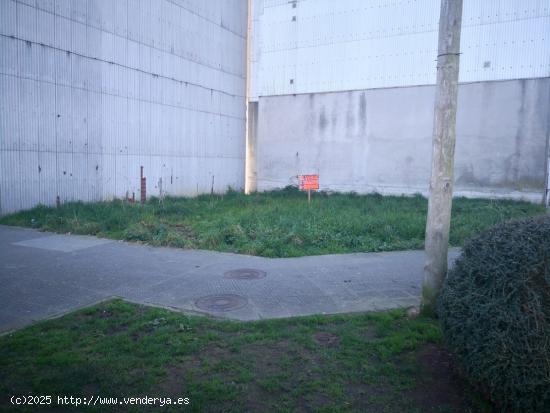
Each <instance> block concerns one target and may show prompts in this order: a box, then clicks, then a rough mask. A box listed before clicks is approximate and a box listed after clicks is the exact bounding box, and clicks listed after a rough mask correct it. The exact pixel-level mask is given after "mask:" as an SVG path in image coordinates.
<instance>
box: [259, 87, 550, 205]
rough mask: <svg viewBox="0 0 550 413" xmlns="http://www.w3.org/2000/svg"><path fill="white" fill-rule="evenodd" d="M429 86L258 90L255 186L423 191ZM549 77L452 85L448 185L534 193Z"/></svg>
mask: <svg viewBox="0 0 550 413" xmlns="http://www.w3.org/2000/svg"><path fill="white" fill-rule="evenodd" d="M434 93H435V87H434V86H414V87H403V88H388V89H371V90H364V91H351V92H335V93H317V94H303V95H286V96H273V97H260V99H259V114H258V130H257V134H258V135H257V148H256V163H257V187H258V190H260V191H262V190H269V189H274V188H280V187H284V186H286V185H289V184H296V183H297V180H296V175H299V174H319V175H320V185H321V189H324V190H335V191H356V192H359V193H365V192H373V191H376V192H380V193H384V194H401V193H404V194H412V193H417V192H420V193H424V194H426V193H427V189H428V182H429V176H430V167H431V139H432V123H433V111H434V107H433V104H434ZM549 114H550V78H542V79H526V80H512V81H495V82H479V83H466V84H460V86H459V97H458V114H457V143H456V157H455V178H456V186H455V193H456V194H457V195H466V196H490V197H511V198H524V199H529V200H532V201H535V202H541V200H542V198H543V194H544V190H545V174H546V150H547V142H548V137H549V135H550V120H549V119H550V116H549Z"/></svg>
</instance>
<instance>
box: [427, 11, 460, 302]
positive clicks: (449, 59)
mask: <svg viewBox="0 0 550 413" xmlns="http://www.w3.org/2000/svg"><path fill="white" fill-rule="evenodd" d="M461 22H462V0H441V14H440V17H439V44H438V53H437V84H436V95H435V110H434V112H435V113H434V126H433V142H432V173H431V178H430V198H429V202H428V217H427V223H426V241H425V248H426V265H425V267H424V284H423V288H422V306H423V307H424V308H430V307H433V306H434V304H435V301H436V299H437V295H438V293H439V291H440V289H441V285H442V283H443V280H444V278H445V275H446V274H447V252H448V245H449V229H450V222H451V207H452V197H453V169H454V152H455V140H456V131H455V126H456V102H457V92H458V71H459V55H460V27H461Z"/></svg>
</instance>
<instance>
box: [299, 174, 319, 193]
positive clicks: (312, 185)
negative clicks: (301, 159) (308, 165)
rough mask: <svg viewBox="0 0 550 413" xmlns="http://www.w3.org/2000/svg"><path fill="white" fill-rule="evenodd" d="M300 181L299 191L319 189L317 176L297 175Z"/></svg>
mask: <svg viewBox="0 0 550 413" xmlns="http://www.w3.org/2000/svg"><path fill="white" fill-rule="evenodd" d="M298 179H299V180H300V191H310V190H313V191H315V190H317V189H319V175H298Z"/></svg>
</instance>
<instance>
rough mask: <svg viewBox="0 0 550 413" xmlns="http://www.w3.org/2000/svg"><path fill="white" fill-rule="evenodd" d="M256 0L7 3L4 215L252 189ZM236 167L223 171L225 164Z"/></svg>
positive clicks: (0, 57) (1, 122)
mask: <svg viewBox="0 0 550 413" xmlns="http://www.w3.org/2000/svg"><path fill="white" fill-rule="evenodd" d="M246 13H247V11H246V2H245V1H242V0H212V1H208V2H203V1H198V0H163V1H161V0H117V1H112V0H74V1H70V0H55V1H54V0H39V1H32V2H24V1H19V0H0V19H1V20H0V93H1V94H0V110H1V114H0V133H1V135H0V156H1V158H0V159H1V162H0V175H1V185H2V186H1V188H0V192H1V193H0V214H5V213H9V212H12V211H15V210H18V209H21V208H29V207H31V206H33V205H36V204H38V203H44V204H48V205H52V204H55V202H56V198H57V197H58V196H59V198H60V201H61V202H65V201H70V200H84V201H93V200H100V199H111V198H113V197H124V196H126V194H127V193H128V194H129V195H130V196H131V195H132V192H134V193H135V196H136V198H137V199H139V197H140V194H139V190H140V188H139V173H140V166H143V167H144V173H145V176H146V177H147V190H148V195H158V180H159V178H161V177H162V179H163V187H164V190H165V192H166V193H168V194H171V195H185V194H189V195H193V194H196V193H197V191H202V192H204V191H208V192H209V191H210V186H211V181H210V180H211V177H212V175H216V177H215V189H216V190H219V191H223V190H225V189H226V187H227V186H228V185H230V186H232V187H234V188H242V187H243V186H244V177H243V173H242V172H243V171H241V169H243V168H244V123H245V121H244V117H245V114H244V110H245V96H244V95H245V78H244V76H245V56H244V53H245V35H246V20H247V16H246ZM222 172H223V173H222Z"/></svg>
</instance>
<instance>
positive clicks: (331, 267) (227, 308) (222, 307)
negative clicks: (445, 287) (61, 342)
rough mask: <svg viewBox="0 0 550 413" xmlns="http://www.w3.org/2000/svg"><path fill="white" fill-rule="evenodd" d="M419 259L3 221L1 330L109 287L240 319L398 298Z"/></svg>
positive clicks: (416, 254)
mask: <svg viewBox="0 0 550 413" xmlns="http://www.w3.org/2000/svg"><path fill="white" fill-rule="evenodd" d="M457 254H458V251H457V250H453V251H452V253H451V254H450V255H451V256H452V257H456V255H457ZM423 262H424V253H423V251H399V252H387V253H365V254H342V255H324V256H316V257H301V258H275V259H272V258H261V257H252V256H246V255H237V254H227V253H219V252H212V251H197V250H181V249H174V248H155V247H149V246H145V245H138V244H132V243H126V242H120V241H112V240H107V239H101V238H95V237H88V236H75V235H57V234H51V233H47V232H39V231H36V230H32V229H23V228H15V227H7V226H0V282H1V287H0V331H7V330H11V329H15V328H20V327H23V326H25V325H28V324H31V323H32V322H34V321H37V320H41V319H45V318H48V317H53V316H56V315H59V314H63V313H65V312H68V311H71V310H74V309H77V308H80V307H84V306H87V305H90V304H94V303H97V302H99V301H101V300H104V299H107V298H110V297H121V298H124V299H127V300H130V301H134V302H138V303H144V304H153V305H159V306H165V307H171V308H175V309H179V310H183V311H190V312H200V313H209V314H212V315H215V316H221V317H227V318H232V319H238V320H257V319H262V318H277V317H289V316H296V315H307V314H319V313H346V312H356V311H370V310H381V309H387V308H392V307H404V306H410V305H416V304H418V303H419V297H420V285H421V280H422V268H423ZM241 269H247V270H246V271H238V270H241ZM235 270H237V271H235Z"/></svg>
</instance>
